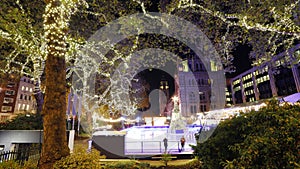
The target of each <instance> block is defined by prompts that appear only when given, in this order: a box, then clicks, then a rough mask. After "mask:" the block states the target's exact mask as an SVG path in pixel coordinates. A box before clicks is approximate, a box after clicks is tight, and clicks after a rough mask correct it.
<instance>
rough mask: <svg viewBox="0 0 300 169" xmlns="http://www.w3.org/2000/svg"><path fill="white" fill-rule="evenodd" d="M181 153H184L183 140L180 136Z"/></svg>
mask: <svg viewBox="0 0 300 169" xmlns="http://www.w3.org/2000/svg"><path fill="white" fill-rule="evenodd" d="M180 144H181V151H184V144H185V138H184V137H183V136H182V137H181V139H180Z"/></svg>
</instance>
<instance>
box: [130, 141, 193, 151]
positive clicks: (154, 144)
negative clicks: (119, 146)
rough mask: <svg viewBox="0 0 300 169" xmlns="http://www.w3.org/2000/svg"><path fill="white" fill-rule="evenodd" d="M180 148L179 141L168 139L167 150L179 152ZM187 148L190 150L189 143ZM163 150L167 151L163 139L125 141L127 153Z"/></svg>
mask: <svg viewBox="0 0 300 169" xmlns="http://www.w3.org/2000/svg"><path fill="white" fill-rule="evenodd" d="M180 148H181V145H180V142H179V141H175V140H174V141H173V140H168V147H167V152H169V153H170V152H178V151H179V149H180ZM185 149H186V150H189V148H188V145H186V148H185ZM163 152H165V147H164V143H163V142H162V141H148V140H147V141H145V140H144V141H125V154H132V153H145V154H147V153H163Z"/></svg>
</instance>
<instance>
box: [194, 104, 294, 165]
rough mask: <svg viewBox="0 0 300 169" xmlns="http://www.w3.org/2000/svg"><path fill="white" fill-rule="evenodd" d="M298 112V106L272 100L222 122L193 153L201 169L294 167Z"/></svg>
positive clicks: (198, 144)
mask: <svg viewBox="0 0 300 169" xmlns="http://www.w3.org/2000/svg"><path fill="white" fill-rule="evenodd" d="M299 110H300V107H299V105H298V106H297V105H294V106H293V105H287V104H286V105H283V106H279V104H278V103H277V101H276V100H272V101H270V103H268V104H267V106H266V107H264V108H262V109H260V110H259V111H257V112H256V111H252V112H249V113H244V114H241V115H240V116H238V117H234V118H232V119H228V120H225V121H224V122H221V123H220V124H219V125H218V127H217V128H216V130H215V132H214V133H213V135H212V136H211V137H210V138H209V139H208V140H207V141H206V142H204V143H200V142H198V143H197V145H196V146H195V147H194V149H195V151H194V153H195V155H196V156H198V157H199V159H200V160H201V161H202V162H203V167H204V168H223V167H224V165H225V166H226V168H231V166H232V167H233V168H236V167H237V168H297V167H299V163H300V161H299V159H300V158H299V133H300V131H299V125H300V121H299V119H300V118H299V113H298V112H299Z"/></svg>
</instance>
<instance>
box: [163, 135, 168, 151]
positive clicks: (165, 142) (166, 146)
mask: <svg viewBox="0 0 300 169" xmlns="http://www.w3.org/2000/svg"><path fill="white" fill-rule="evenodd" d="M163 141H164V146H165V153H166V152H167V149H168V139H167V138H166V137H165V138H164V140H163Z"/></svg>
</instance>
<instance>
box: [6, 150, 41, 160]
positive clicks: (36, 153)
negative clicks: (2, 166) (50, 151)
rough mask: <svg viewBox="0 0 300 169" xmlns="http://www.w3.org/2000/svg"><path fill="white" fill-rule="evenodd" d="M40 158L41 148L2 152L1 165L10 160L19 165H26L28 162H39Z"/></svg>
mask: <svg viewBox="0 0 300 169" xmlns="http://www.w3.org/2000/svg"><path fill="white" fill-rule="evenodd" d="M39 158H40V148H26V149H21V150H17V151H16V150H14V151H3V152H0V163H1V162H4V161H9V160H16V161H18V162H19V163H24V162H25V161H28V160H34V161H38V160H39Z"/></svg>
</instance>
